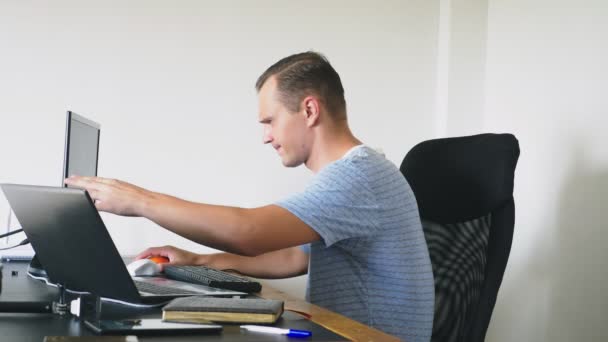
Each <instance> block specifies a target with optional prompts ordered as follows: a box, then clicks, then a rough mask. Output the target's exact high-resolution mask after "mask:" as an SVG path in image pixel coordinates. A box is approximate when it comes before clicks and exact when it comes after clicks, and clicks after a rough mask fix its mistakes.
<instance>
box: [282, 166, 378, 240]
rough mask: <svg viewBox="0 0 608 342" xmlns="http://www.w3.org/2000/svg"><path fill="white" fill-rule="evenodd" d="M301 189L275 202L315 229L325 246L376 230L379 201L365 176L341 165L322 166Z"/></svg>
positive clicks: (372, 232)
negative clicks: (306, 185) (324, 167)
mask: <svg viewBox="0 0 608 342" xmlns="http://www.w3.org/2000/svg"><path fill="white" fill-rule="evenodd" d="M322 172H323V173H322V174H321V173H320V174H318V175H317V178H316V179H315V181H313V183H311V184H310V185H309V186H308V187H307V188H306V189H305V190H304V191H303V192H300V193H296V194H294V195H292V196H290V197H287V198H285V199H283V200H281V201H278V202H276V203H275V204H276V205H278V206H280V207H282V208H284V209H286V210H288V211H289V212H291V213H292V214H294V215H295V216H297V217H298V218H299V219H300V220H302V221H303V222H304V223H306V224H307V225H308V226H310V227H311V228H312V229H314V230H315V231H316V232H317V233H318V234H319V235H320V236H321V238H322V239H323V242H324V244H325V246H331V245H333V244H335V243H336V242H338V241H341V240H344V239H349V238H354V237H364V236H368V235H372V234H374V233H375V232H376V231H377V230H378V228H379V227H378V223H377V222H378V219H377V216H378V202H377V201H376V198H375V195H374V193H373V191H372V189H371V188H370V186H369V184H368V182H367V179H366V178H365V177H364V176H363V175H361V174H359V173H357V171H356V170H349V169H348V168H344V167H334V168H332V169H330V170H323V171H322Z"/></svg>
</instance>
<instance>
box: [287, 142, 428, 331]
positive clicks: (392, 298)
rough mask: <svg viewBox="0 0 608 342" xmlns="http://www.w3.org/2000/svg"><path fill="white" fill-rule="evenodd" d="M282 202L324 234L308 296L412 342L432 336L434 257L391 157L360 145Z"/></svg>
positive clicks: (313, 247) (314, 251) (314, 253)
mask: <svg viewBox="0 0 608 342" xmlns="http://www.w3.org/2000/svg"><path fill="white" fill-rule="evenodd" d="M276 204H277V205H279V206H281V207H283V208H285V209H287V210H289V211H290V212H291V213H292V214H294V215H296V216H297V217H298V218H300V219H301V220H302V221H303V222H305V223H306V224H307V225H309V226H310V227H311V228H312V229H314V230H315V231H316V232H317V233H318V234H319V235H320V236H321V240H320V241H317V242H314V243H312V244H310V249H309V253H310V262H309V269H308V286H307V291H306V299H307V300H308V301H310V302H312V303H314V304H316V305H320V306H322V307H325V308H327V309H330V310H332V311H335V312H338V313H340V314H342V315H345V316H347V317H350V318H352V319H355V320H357V321H359V322H362V323H364V324H367V325H370V326H372V327H375V328H377V329H380V330H382V331H384V332H387V333H390V334H393V335H396V336H399V337H401V338H403V339H405V340H406V341H408V342H416V341H429V340H430V337H431V332H432V326H433V308H434V284H433V272H432V269H431V262H430V258H429V253H428V248H427V245H426V241H425V239H424V234H423V232H422V225H421V223H420V217H419V215H418V206H417V204H416V199H415V197H414V194H413V193H412V190H411V189H410V186H409V184H408V183H407V181H406V180H405V178H404V177H403V175H402V174H401V172H399V170H398V169H397V168H396V167H395V165H394V164H393V163H391V162H390V161H389V160H387V159H386V158H385V157H384V156H383V155H382V154H380V153H378V152H376V151H374V150H373V149H371V148H369V147H366V146H357V147H355V148H353V149H352V150H351V151H349V152H348V153H347V154H346V155H345V156H344V157H342V158H341V159H339V160H337V161H335V162H333V163H331V164H329V165H327V166H326V167H324V168H323V169H322V170H321V171H320V172H319V173H318V174H317V175H316V176H315V177H314V178H313V180H312V182H311V183H310V184H309V185H308V187H307V188H306V189H305V190H304V191H303V192H301V193H297V194H295V195H292V196H291V197H288V198H287V199H285V200H282V201H279V202H278V203H276ZM305 250H306V248H305Z"/></svg>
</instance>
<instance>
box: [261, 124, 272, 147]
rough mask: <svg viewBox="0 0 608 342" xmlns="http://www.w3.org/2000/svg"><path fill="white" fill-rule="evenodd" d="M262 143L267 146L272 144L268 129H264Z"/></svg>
mask: <svg viewBox="0 0 608 342" xmlns="http://www.w3.org/2000/svg"><path fill="white" fill-rule="evenodd" d="M262 142H263V143H264V144H268V143H270V142H272V135H271V134H270V128H268V127H264V133H263V134H262Z"/></svg>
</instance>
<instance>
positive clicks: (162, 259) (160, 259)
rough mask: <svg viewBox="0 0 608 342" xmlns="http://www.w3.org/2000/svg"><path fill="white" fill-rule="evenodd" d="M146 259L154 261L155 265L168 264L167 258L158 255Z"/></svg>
mask: <svg viewBox="0 0 608 342" xmlns="http://www.w3.org/2000/svg"><path fill="white" fill-rule="evenodd" d="M148 259H150V260H152V261H154V262H155V263H157V264H165V263H168V262H169V258H167V257H164V256H160V255H155V256H151V257H149V258H148Z"/></svg>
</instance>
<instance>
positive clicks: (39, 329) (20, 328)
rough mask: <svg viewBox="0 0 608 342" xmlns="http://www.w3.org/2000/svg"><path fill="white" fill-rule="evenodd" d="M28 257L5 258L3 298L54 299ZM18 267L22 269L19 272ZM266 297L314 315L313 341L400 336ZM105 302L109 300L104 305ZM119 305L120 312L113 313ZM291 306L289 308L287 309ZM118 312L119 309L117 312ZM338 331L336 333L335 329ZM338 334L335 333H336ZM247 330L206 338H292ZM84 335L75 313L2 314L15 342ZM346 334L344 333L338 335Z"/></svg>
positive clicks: (4, 329) (233, 328) (4, 333)
mask: <svg viewBox="0 0 608 342" xmlns="http://www.w3.org/2000/svg"><path fill="white" fill-rule="evenodd" d="M26 266H27V263H25V262H10V263H4V269H3V271H2V273H3V275H2V280H1V286H2V287H1V288H0V291H1V292H0V302H49V301H52V300H53V299H54V298H56V295H57V291H56V290H55V289H53V288H50V287H48V286H46V285H45V284H44V283H42V282H39V281H35V280H33V279H30V278H28V277H27V274H26ZM13 271H17V272H18V274H16V275H13V274H12V273H13ZM260 295H261V297H263V298H269V299H280V300H283V301H284V302H285V309H286V313H285V314H284V315H283V318H282V319H283V320H286V324H288V325H289V326H290V327H292V328H296V329H297V328H298V326H300V328H301V327H302V326H305V325H306V324H308V325H310V323H307V322H306V321H305V320H304V319H303V318H302V317H301V316H300V315H297V314H293V313H291V312H290V311H295V312H298V313H301V314H303V315H305V316H307V317H309V319H310V321H312V322H314V323H316V324H317V325H320V326H322V327H324V328H325V329H327V330H329V331H327V330H324V329H320V330H321V331H320V334H317V335H316V337H317V338H315V334H314V333H313V340H317V339H318V338H321V339H322V340H326V341H329V340H333V341H335V340H340V339H341V338H340V336H342V337H343V338H346V339H352V340H357V341H398V339H397V338H395V337H393V336H391V335H387V334H385V333H383V332H381V331H379V330H377V329H373V328H370V327H368V326H366V325H364V324H361V323H359V322H356V321H353V320H351V319H349V318H346V317H344V316H342V315H339V314H337V313H334V312H331V311H329V310H326V309H323V308H321V307H319V306H316V305H313V304H310V303H307V302H305V301H302V300H299V299H297V298H294V297H292V296H289V295H288V294H286V293H284V292H281V291H278V290H276V289H273V288H271V287H269V286H268V285H266V284H264V286H263V289H262V292H261V293H260ZM104 305H105V304H104ZM108 309H109V310H107V309H106V307H105V306H104V313H105V312H110V313H113V314H114V315H113V317H114V316H116V317H120V316H126V317H133V316H134V315H135V316H136V317H159V316H160V312H159V310H158V309H148V310H147V311H146V310H143V311H142V310H141V309H137V311H133V312H127V311H125V309H124V308H123V307H121V309H120V311H116V309H115V308H114V309H113V308H112V307H108ZM112 310H114V312H112ZM287 310H289V311H287ZM117 312H119V313H118V314H117ZM332 332H333V333H332ZM334 333H335V334H337V335H335V334H334ZM243 334H246V333H244V332H242V331H240V329H239V327H238V325H225V326H224V331H223V333H222V334H220V335H206V336H205V340H209V341H226V340H258V341H288V340H290V341H291V339H288V338H287V337H285V336H281V335H266V334H264V335H261V334H249V335H243ZM66 335H70V336H78V335H92V334H91V332H90V331H89V330H88V329H86V328H84V327H83V326H82V325H81V322H80V321H79V320H78V319H76V318H74V317H73V316H69V317H59V316H57V315H51V314H26V313H21V314H15V313H0V339H3V338H4V337H10V340H11V341H38V342H40V341H42V339H43V338H44V336H66ZM338 335H340V336H338ZM176 339H177V338H176V336H167V337H157V336H154V337H140V339H139V340H140V341H146V340H154V341H175V340H176ZM179 340H180V341H200V340H201V335H193V336H180V337H179Z"/></svg>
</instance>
